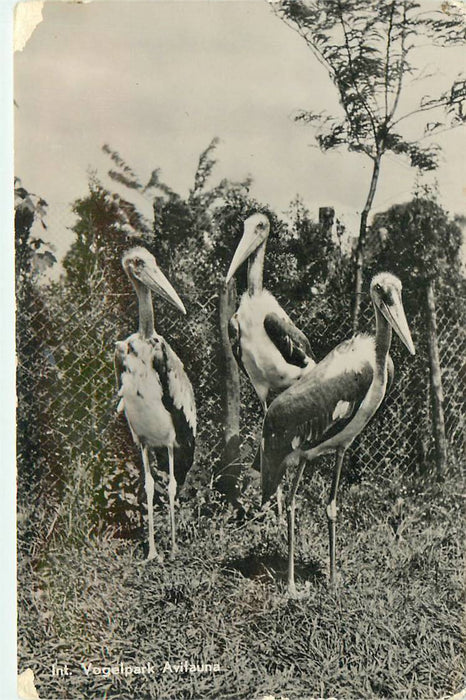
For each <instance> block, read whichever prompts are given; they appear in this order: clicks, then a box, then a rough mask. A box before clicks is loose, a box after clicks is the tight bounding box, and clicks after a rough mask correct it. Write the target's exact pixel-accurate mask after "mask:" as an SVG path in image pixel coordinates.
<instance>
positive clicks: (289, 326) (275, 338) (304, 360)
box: [264, 313, 315, 367]
mask: <svg viewBox="0 0 466 700" xmlns="http://www.w3.org/2000/svg"><path fill="white" fill-rule="evenodd" d="M264 328H265V331H266V333H267V335H268V336H269V338H270V340H271V341H272V342H273V343H274V345H275V346H276V347H277V348H278V350H279V351H280V353H281V354H282V356H283V358H284V359H285V360H286V362H288V364H290V365H297V366H298V367H306V365H307V364H308V358H309V357H310V358H311V359H312V360H314V362H315V357H314V353H313V352H312V348H311V344H310V342H309V340H308V339H307V338H306V336H305V335H304V333H303V332H302V331H300V330H299V328H297V327H296V326H295V325H294V323H293V322H292V321H290V320H289V319H284V318H281V317H280V316H279V315H278V314H276V313H271V314H267V315H266V317H265V318H264Z"/></svg>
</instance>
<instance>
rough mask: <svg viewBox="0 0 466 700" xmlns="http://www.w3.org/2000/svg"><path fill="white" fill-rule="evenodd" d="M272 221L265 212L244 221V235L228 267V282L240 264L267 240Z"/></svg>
mask: <svg viewBox="0 0 466 700" xmlns="http://www.w3.org/2000/svg"><path fill="white" fill-rule="evenodd" d="M269 233H270V222H269V220H268V218H267V217H266V216H265V214H253V215H252V216H248V218H247V219H246V220H245V222H244V229H243V236H242V238H241V240H240V242H239V244H238V247H237V249H236V251H235V254H234V256H233V260H232V261H231V263H230V267H229V268H228V272H227V276H226V282H227V284H228V282H229V281H230V280H231V278H232V277H233V275H234V274H235V272H236V270H237V269H238V268H239V266H240V265H241V264H242V263H243V262H244V261H245V260H247V258H249V256H250V255H251V254H252V253H253V252H254V251H255V250H256V249H257V248H258V247H259V246H260V245H261V244H262V243H264V242H265V241H266V240H267V237H268V235H269Z"/></svg>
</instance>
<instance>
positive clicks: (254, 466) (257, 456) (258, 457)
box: [251, 445, 261, 472]
mask: <svg viewBox="0 0 466 700" xmlns="http://www.w3.org/2000/svg"><path fill="white" fill-rule="evenodd" d="M251 467H252V469H254V471H256V472H260V470H261V448H260V445H259V446H258V448H257V450H256V454H255V455H254V459H253V461H252V464H251Z"/></svg>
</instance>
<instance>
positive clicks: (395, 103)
mask: <svg viewBox="0 0 466 700" xmlns="http://www.w3.org/2000/svg"><path fill="white" fill-rule="evenodd" d="M406 19H407V9H406V2H404V3H403V22H402V29H401V57H400V70H399V75H398V86H397V89H396V94H395V99H394V100H393V105H392V108H391V110H390V114H389V115H387V122H388V121H391V120H392V119H393V115H394V114H395V112H396V110H397V107H398V103H399V101H400V95H401V90H402V87H403V78H404V68H403V66H404V61H405V57H406V53H407V48H406Z"/></svg>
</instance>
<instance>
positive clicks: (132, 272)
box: [115, 248, 196, 559]
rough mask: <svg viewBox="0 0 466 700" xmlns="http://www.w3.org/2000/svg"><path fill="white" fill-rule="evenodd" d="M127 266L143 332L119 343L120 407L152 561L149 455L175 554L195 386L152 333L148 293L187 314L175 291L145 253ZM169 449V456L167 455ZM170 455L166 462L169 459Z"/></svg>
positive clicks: (131, 256)
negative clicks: (141, 479) (134, 458)
mask: <svg viewBox="0 0 466 700" xmlns="http://www.w3.org/2000/svg"><path fill="white" fill-rule="evenodd" d="M123 267H124V269H125V271H126V273H127V274H128V276H129V278H130V280H131V282H132V283H133V286H134V287H135V290H136V293H137V296H138V301H139V331H138V332H137V333H133V334H132V335H130V336H129V337H128V338H127V339H126V340H123V341H119V342H117V343H116V349H115V371H116V377H117V384H118V396H119V397H120V402H119V404H118V410H119V411H124V413H125V417H126V420H127V422H128V425H129V428H130V430H131V434H132V436H133V439H134V441H135V443H136V444H137V445H138V446H139V447H140V449H141V454H142V460H143V465H144V475H145V489H146V496H147V508H148V521H149V554H148V559H153V558H154V557H157V556H158V558H159V559H161V557H160V556H159V555H157V552H156V549H155V542H154V521H153V496H154V480H153V477H152V473H151V469H150V464H149V450H151V449H152V450H154V451H155V452H156V454H157V462H158V466H159V467H160V468H166V469H167V471H168V473H169V482H168V495H169V506H170V524H171V540H172V553H174V552H175V550H176V535H175V514H174V502H175V495H176V490H177V484H179V485H181V484H182V483H183V482H184V480H185V478H186V474H187V472H188V471H189V469H190V467H191V465H192V462H193V457H194V441H195V436H196V406H195V401H194V393H193V389H192V386H191V383H190V381H189V379H188V377H187V375H186V373H185V371H184V367H183V364H182V362H181V360H180V359H179V358H178V356H177V355H176V353H175V352H174V351H173V350H172V348H171V347H170V345H169V344H168V343H167V341H166V340H165V339H164V338H163V337H162V336H161V335H158V334H157V333H156V332H155V330H154V317H153V308H152V301H151V296H150V290H151V289H152V290H154V291H156V292H158V293H160V294H162V295H163V296H165V297H166V298H167V299H169V300H170V301H171V302H172V303H173V304H174V305H175V306H177V308H179V309H180V310H181V311H183V312H184V313H186V312H185V309H184V306H183V304H182V302H181V300H180V299H179V297H178V295H177V294H176V292H175V290H174V289H173V287H172V286H171V285H170V283H169V282H168V280H167V279H166V278H165V276H164V275H163V274H162V272H161V271H160V270H159V268H158V266H157V264H156V262H155V259H154V258H153V256H152V255H150V253H149V252H148V251H146V250H145V249H144V248H134V249H133V250H131V251H129V252H128V253H127V254H126V255H125V256H124V257H123ZM165 450H166V453H165ZM165 454H166V457H165Z"/></svg>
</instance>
